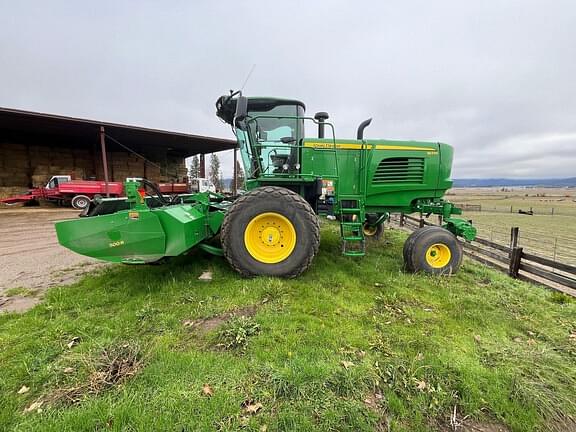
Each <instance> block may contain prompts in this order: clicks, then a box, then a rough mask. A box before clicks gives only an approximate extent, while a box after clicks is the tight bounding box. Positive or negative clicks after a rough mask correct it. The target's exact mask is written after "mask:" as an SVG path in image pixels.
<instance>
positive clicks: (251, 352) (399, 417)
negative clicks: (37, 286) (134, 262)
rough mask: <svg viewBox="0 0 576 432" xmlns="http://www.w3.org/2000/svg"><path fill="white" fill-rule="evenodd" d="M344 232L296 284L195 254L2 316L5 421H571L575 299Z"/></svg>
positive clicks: (234, 425)
mask: <svg viewBox="0 0 576 432" xmlns="http://www.w3.org/2000/svg"><path fill="white" fill-rule="evenodd" d="M337 229H338V228H337V226H336V225H331V224H324V225H323V228H322V231H323V232H322V244H321V250H320V254H319V256H318V257H317V259H316V260H315V263H314V265H313V267H312V269H311V270H310V271H308V272H307V273H306V274H304V275H303V276H302V277H301V278H299V279H296V280H280V279H272V278H257V279H253V280H247V279H241V278H240V277H238V275H236V274H235V273H233V272H232V270H231V269H230V268H229V267H228V266H227V265H226V263H225V262H224V261H223V260H222V259H220V258H210V257H207V256H206V255H204V254H202V253H199V252H197V253H193V254H191V255H190V256H187V257H181V258H178V259H175V260H173V261H172V262H170V263H169V264H166V265H160V266H138V267H137V266H133V267H127V266H112V267H110V268H109V269H108V270H106V271H105V272H104V273H103V274H99V275H94V276H92V277H87V278H85V279H84V280H83V281H81V282H79V283H78V284H76V285H74V286H72V287H65V288H55V289H52V290H51V291H49V293H48V295H47V297H46V299H45V301H44V303H43V304H41V305H39V306H37V307H36V308H34V309H33V310H31V311H29V312H27V313H25V314H23V315H3V316H0V370H1V371H2V373H1V374H0V430H17V431H31V430H41V431H59V432H60V431H67V430H69V431H80V430H87V431H88V430H90V431H93V430H126V431H136V430H166V431H203V430H206V431H209V430H239V429H241V430H248V431H288V430H290V431H292V430H293V431H306V430H322V431H346V430H348V431H362V430H365V431H372V430H377V431H386V430H392V431H427V430H452V429H451V426H450V424H451V422H452V423H454V422H456V423H463V424H465V425H468V426H467V427H468V430H485V431H488V430H511V431H530V430H558V431H560V430H575V429H574V428H575V425H576V422H575V421H574V419H575V417H574V416H575V415H576V398H574V388H576V368H574V361H575V360H576V303H575V302H573V301H572V300H571V299H569V298H567V297H564V296H563V295H559V294H555V293H551V292H548V291H544V290H543V289H541V288H537V287H534V286H530V285H527V284H524V283H522V282H518V281H513V280H510V279H508V278H507V277H506V276H504V275H501V274H498V273H495V272H493V271H491V270H489V269H486V268H484V267H481V266H478V265H477V264H474V263H466V264H465V265H464V267H463V269H462V271H461V272H460V273H459V274H458V275H457V276H454V277H451V278H436V277H430V276H424V275H410V274H405V273H403V272H402V269H401V267H402V258H401V256H402V254H401V248H402V242H403V240H404V238H405V234H404V233H402V232H398V231H392V230H387V231H386V232H385V238H384V239H383V240H381V241H380V242H378V243H374V244H372V245H371V246H370V247H369V251H368V256H367V257H366V258H364V259H359V260H355V259H350V258H346V257H342V256H340V255H339V244H338V234H337ZM206 269H210V270H212V271H213V280H212V281H211V282H208V283H206V282H200V281H198V280H197V277H198V275H199V274H200V273H201V272H202V271H203V270H206ZM26 389H27V390H26ZM19 391H20V394H19ZM25 411H28V412H25ZM491 428H492V429H491ZM498 428H501V429H498ZM460 430H462V429H460ZM464 430H466V429H464Z"/></svg>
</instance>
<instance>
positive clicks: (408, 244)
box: [402, 226, 434, 272]
mask: <svg viewBox="0 0 576 432" xmlns="http://www.w3.org/2000/svg"><path fill="white" fill-rule="evenodd" d="M431 228H434V227H432V226H425V227H422V228H418V229H417V230H416V231H414V232H413V233H412V234H410V235H409V236H408V238H407V239H406V241H405V242H404V249H403V251H402V256H403V258H404V268H405V269H406V270H407V271H409V272H413V271H414V269H413V268H412V263H411V261H410V256H411V254H412V248H413V247H414V242H415V241H416V239H417V238H418V236H420V234H422V233H423V232H426V231H428V230H429V229H431Z"/></svg>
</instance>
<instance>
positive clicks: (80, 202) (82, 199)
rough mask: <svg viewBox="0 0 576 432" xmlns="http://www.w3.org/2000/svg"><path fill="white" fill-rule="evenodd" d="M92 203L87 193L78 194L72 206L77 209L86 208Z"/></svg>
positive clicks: (73, 199)
mask: <svg viewBox="0 0 576 432" xmlns="http://www.w3.org/2000/svg"><path fill="white" fill-rule="evenodd" d="M88 204H90V198H88V197H87V196H86V195H76V196H75V197H74V198H72V207H74V208H75V209H77V210H84V209H85V208H86V207H88Z"/></svg>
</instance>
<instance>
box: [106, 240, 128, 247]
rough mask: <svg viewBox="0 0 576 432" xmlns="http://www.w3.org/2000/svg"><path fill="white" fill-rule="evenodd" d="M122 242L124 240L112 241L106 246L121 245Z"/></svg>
mask: <svg viewBox="0 0 576 432" xmlns="http://www.w3.org/2000/svg"><path fill="white" fill-rule="evenodd" d="M123 244H124V240H118V241H114V242H112V243H108V246H110V247H111V248H113V247H118V246H122V245H123Z"/></svg>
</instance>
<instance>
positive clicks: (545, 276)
mask: <svg viewBox="0 0 576 432" xmlns="http://www.w3.org/2000/svg"><path fill="white" fill-rule="evenodd" d="M392 221H395V222H397V223H398V225H399V226H400V227H402V228H405V229H408V230H411V231H414V230H416V229H418V228H421V227H423V226H426V225H436V224H434V223H432V222H430V221H429V220H426V219H424V218H423V217H414V216H410V215H406V214H404V213H401V214H400V215H398V216H396V217H394V218H393V219H392ZM438 222H439V223H440V224H441V220H440V219H439V220H438ZM519 236H520V229H519V228H518V227H513V228H511V230H510V243H509V244H508V245H505V244H502V243H498V242H495V241H493V240H488V239H484V238H481V237H477V238H476V239H475V240H474V241H472V242H469V241H460V244H461V245H462V248H463V250H464V254H465V255H466V256H468V257H470V258H472V259H473V260H475V261H478V262H480V263H482V264H485V265H488V266H490V267H493V268H495V269H497V270H500V271H501V272H503V273H506V274H508V275H509V276H510V277H513V278H515V279H520V280H524V281H528V282H532V283H536V284H539V285H543V286H545V287H547V288H552V289H554V290H557V291H561V292H564V293H566V294H569V295H571V296H574V297H576V266H573V265H570V264H566V263H562V262H558V261H556V260H553V259H550V258H545V257H541V256H538V255H534V254H531V253H528V252H524V250H523V248H522V247H520V246H518V239H519Z"/></svg>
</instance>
